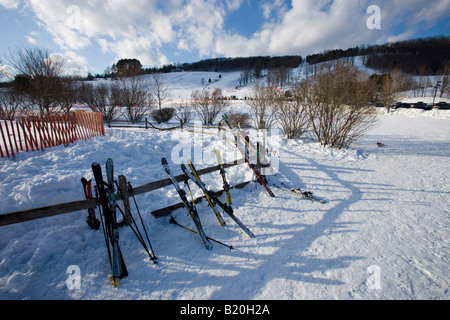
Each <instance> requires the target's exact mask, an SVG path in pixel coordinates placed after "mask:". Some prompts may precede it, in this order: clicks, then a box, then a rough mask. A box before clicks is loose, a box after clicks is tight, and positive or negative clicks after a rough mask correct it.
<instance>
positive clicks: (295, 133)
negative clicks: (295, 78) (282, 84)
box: [274, 82, 309, 139]
mask: <svg viewBox="0 0 450 320" xmlns="http://www.w3.org/2000/svg"><path fill="white" fill-rule="evenodd" d="M308 89H309V87H308V83H307V82H302V83H298V84H296V85H295V86H293V87H292V88H291V90H290V91H288V92H287V93H288V94H284V95H282V94H278V95H277V97H276V98H275V100H274V104H275V106H276V110H277V117H276V118H277V120H278V122H279V123H280V125H281V127H282V128H283V131H284V134H285V135H286V138H288V139H296V138H299V137H301V136H302V135H303V134H304V133H305V132H306V131H308V128H309V118H308V114H307V111H306V105H305V101H306V99H307V96H308V93H309V91H308Z"/></svg>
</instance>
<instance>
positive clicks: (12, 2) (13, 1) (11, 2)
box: [0, 0, 19, 9]
mask: <svg viewBox="0 0 450 320" xmlns="http://www.w3.org/2000/svg"><path fill="white" fill-rule="evenodd" d="M0 5H2V6H4V7H5V8H6V9H17V8H18V7H19V1H18V0H0Z"/></svg>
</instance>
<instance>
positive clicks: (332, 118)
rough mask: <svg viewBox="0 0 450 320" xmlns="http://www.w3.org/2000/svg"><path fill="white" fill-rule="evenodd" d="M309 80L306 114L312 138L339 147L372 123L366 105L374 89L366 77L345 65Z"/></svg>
mask: <svg viewBox="0 0 450 320" xmlns="http://www.w3.org/2000/svg"><path fill="white" fill-rule="evenodd" d="M307 81H310V84H309V85H310V86H311V87H310V91H309V94H308V98H307V100H306V102H307V112H308V116H309V119H310V125H311V129H312V133H313V135H314V136H315V137H316V139H317V141H318V142H319V143H320V144H322V145H324V146H330V147H336V148H339V149H341V148H343V147H346V146H348V145H350V144H351V143H353V142H354V141H355V140H357V139H358V138H359V137H360V136H361V135H363V134H364V133H365V132H366V131H367V130H369V129H370V128H371V127H372V126H373V125H374V124H375V123H376V114H375V113H374V111H373V109H372V108H371V107H369V106H368V102H369V101H371V99H372V98H373V95H374V92H375V87H374V86H373V83H372V81H369V79H368V77H367V75H365V74H364V73H362V72H360V71H358V70H357V69H356V68H355V67H353V66H351V65H349V64H347V63H336V64H335V65H334V67H333V68H332V69H330V70H324V71H322V72H320V73H318V74H316V75H315V76H314V77H312V78H311V79H309V80H307Z"/></svg>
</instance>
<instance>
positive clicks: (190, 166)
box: [187, 159, 226, 227]
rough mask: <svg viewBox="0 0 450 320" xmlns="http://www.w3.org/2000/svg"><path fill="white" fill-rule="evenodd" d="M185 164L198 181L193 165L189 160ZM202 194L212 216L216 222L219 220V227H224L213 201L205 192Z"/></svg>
mask: <svg viewBox="0 0 450 320" xmlns="http://www.w3.org/2000/svg"><path fill="white" fill-rule="evenodd" d="M187 163H188V166H189V168H191V172H192V173H193V174H194V176H195V177H196V178H197V179H198V180H200V177H199V176H198V173H197V171H195V170H194V169H193V168H194V165H193V164H192V162H191V160H190V159H188V160H187ZM204 194H205V197H206V200H207V201H208V204H209V206H210V207H211V208H212V210H213V212H214V214H215V215H216V217H217V220H219V223H220V225H221V226H222V227H224V226H225V225H226V223H225V220H223V218H222V216H221V215H220V213H219V212H217V210H216V207H215V205H214V200H212V199H211V198H210V197H209V195H208V194H207V193H206V192H204Z"/></svg>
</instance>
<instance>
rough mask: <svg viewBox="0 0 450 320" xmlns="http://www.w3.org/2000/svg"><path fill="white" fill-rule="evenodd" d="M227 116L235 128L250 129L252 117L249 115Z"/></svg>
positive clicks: (230, 114) (232, 114)
mask: <svg viewBox="0 0 450 320" xmlns="http://www.w3.org/2000/svg"><path fill="white" fill-rule="evenodd" d="M227 116H228V119H229V120H230V123H231V125H232V126H233V127H237V126H241V127H250V115H249V114H248V113H229V114H227Z"/></svg>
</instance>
